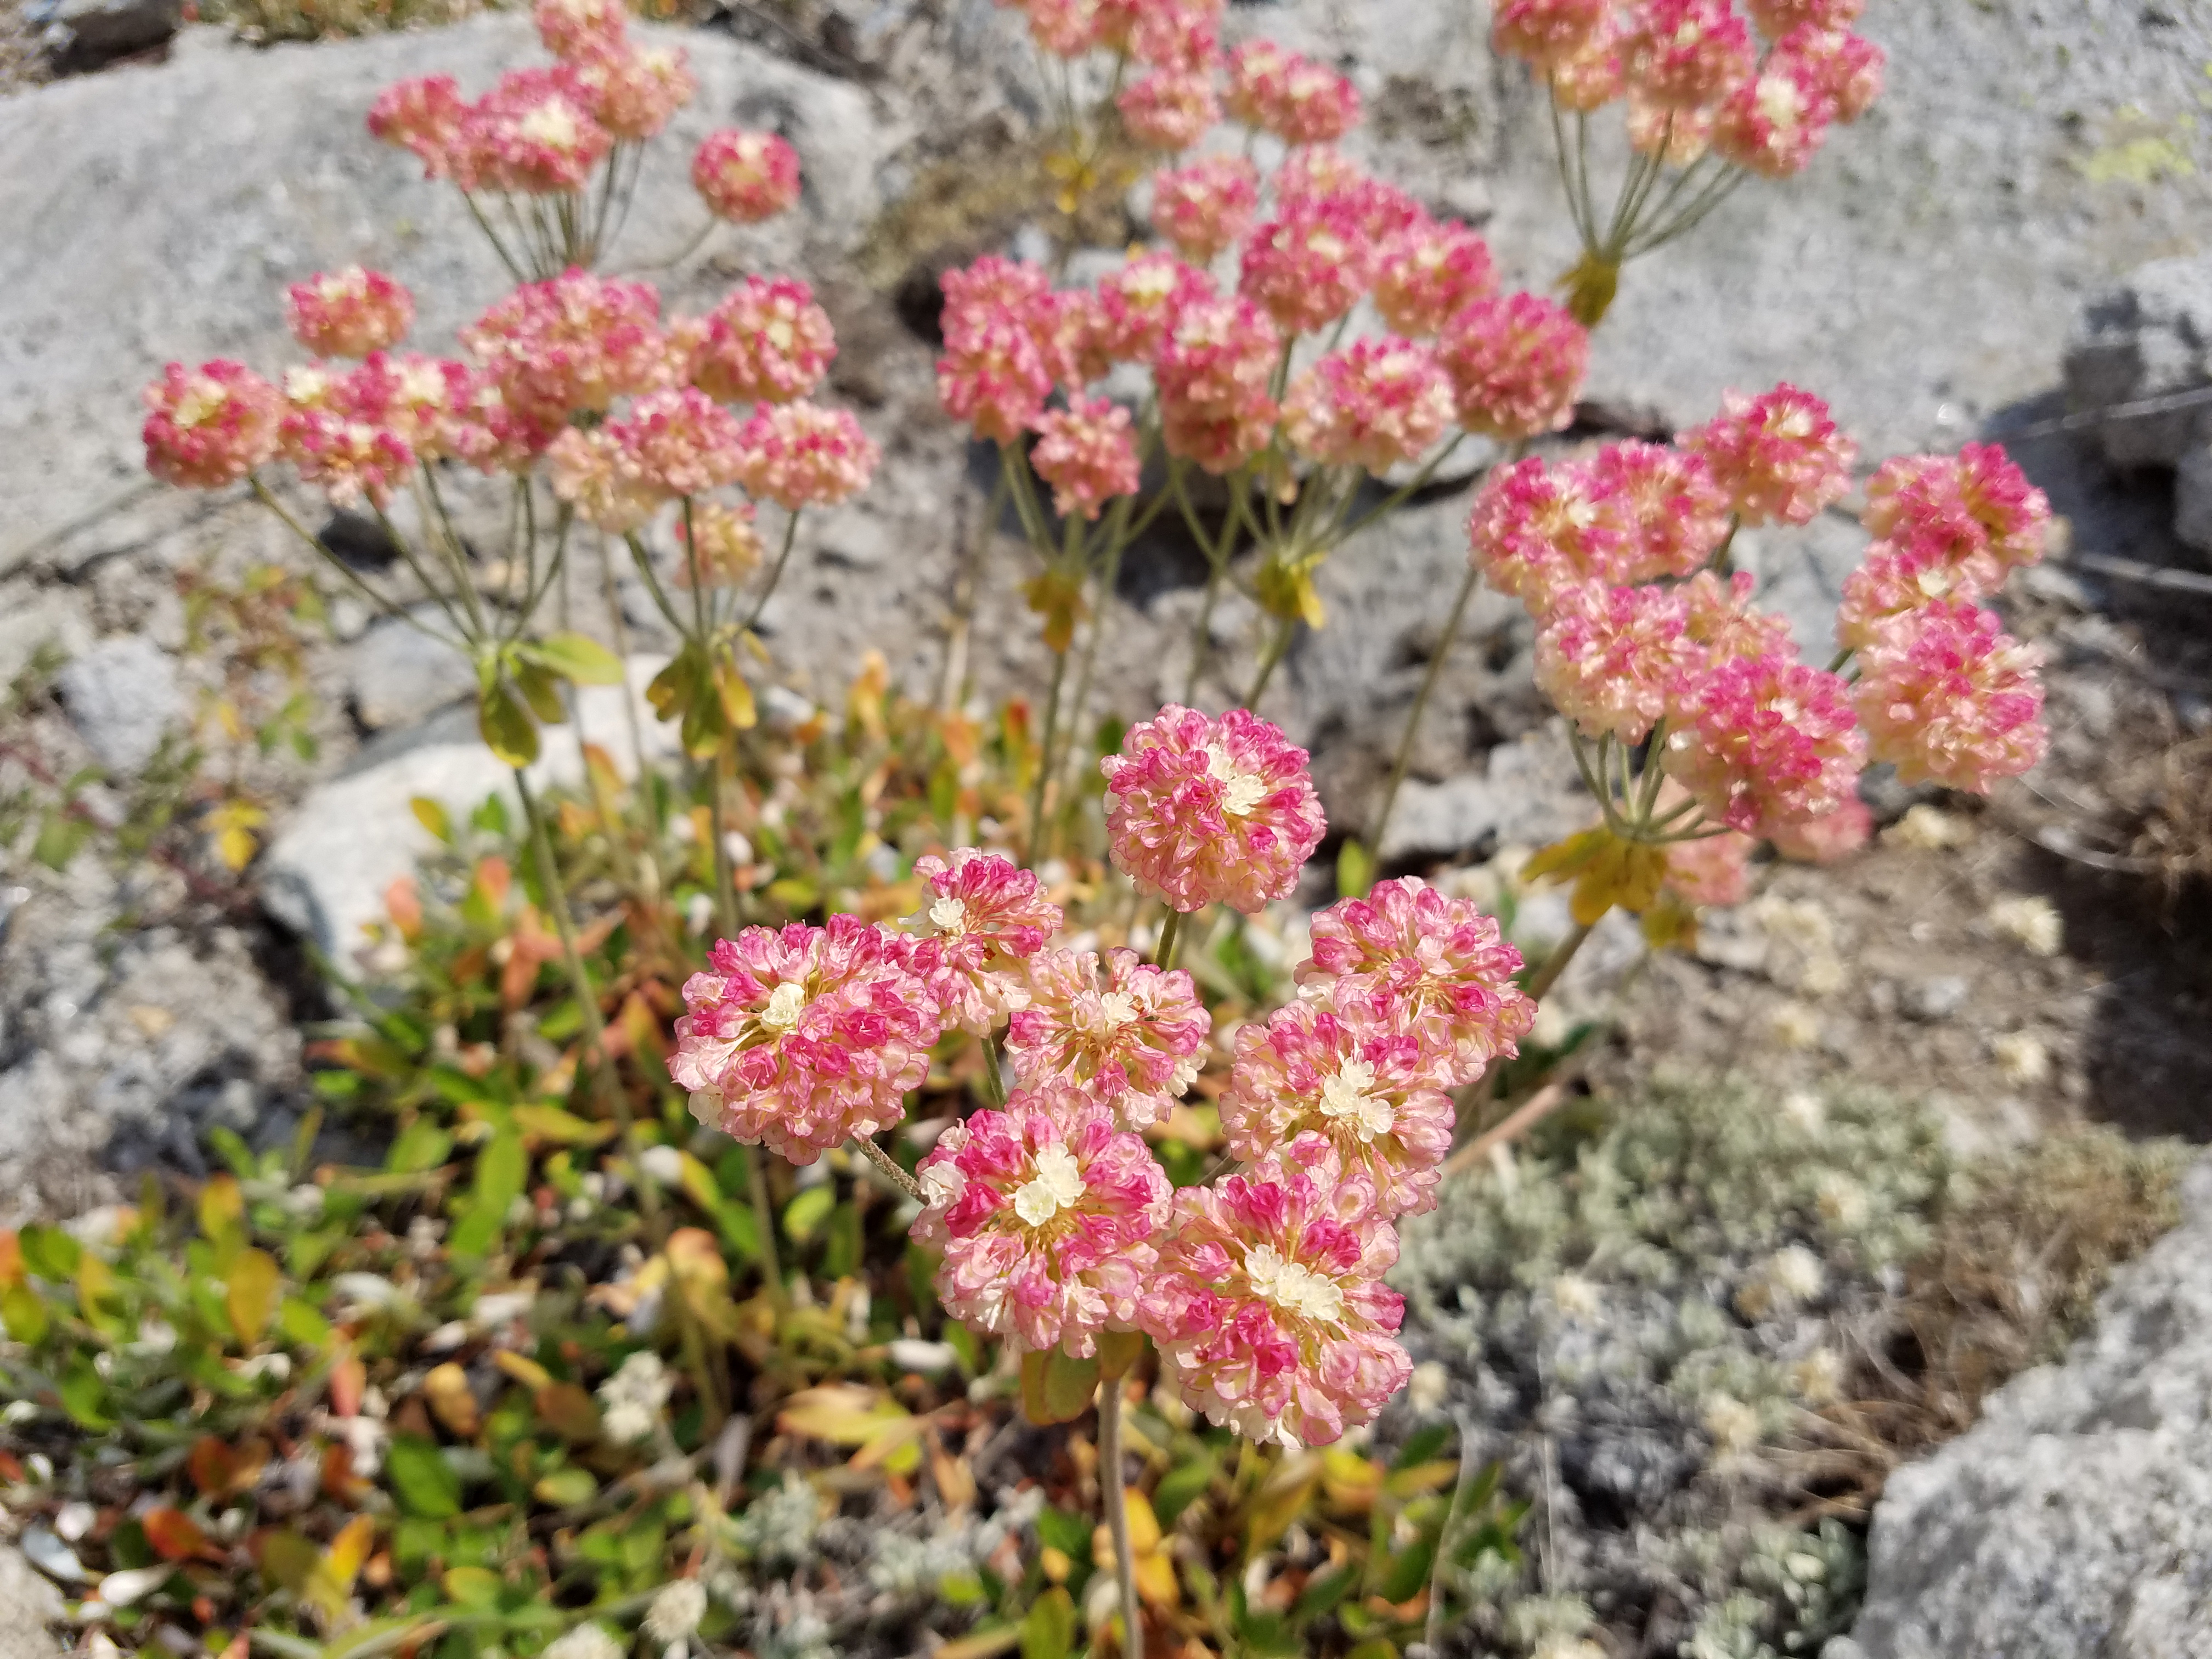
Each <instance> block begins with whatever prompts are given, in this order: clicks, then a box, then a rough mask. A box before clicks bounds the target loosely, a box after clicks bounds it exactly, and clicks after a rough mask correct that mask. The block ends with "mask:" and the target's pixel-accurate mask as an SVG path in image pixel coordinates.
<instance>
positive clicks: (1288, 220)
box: [1237, 197, 1373, 334]
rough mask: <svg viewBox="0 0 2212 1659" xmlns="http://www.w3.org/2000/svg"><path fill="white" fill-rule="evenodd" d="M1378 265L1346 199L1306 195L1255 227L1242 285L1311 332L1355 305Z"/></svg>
mask: <svg viewBox="0 0 2212 1659" xmlns="http://www.w3.org/2000/svg"><path fill="white" fill-rule="evenodd" d="M1372 268H1373V252H1372V250H1371V249H1370V247H1369V246H1367V243H1366V240H1365V238H1364V237H1363V236H1362V234H1360V228H1359V227H1358V225H1357V224H1355V223H1354V222H1352V213H1351V211H1350V210H1349V204H1348V203H1347V202H1346V198H1344V197H1322V198H1319V199H1307V198H1301V199H1300V200H1299V201H1297V202H1296V203H1294V204H1292V206H1291V209H1290V210H1289V211H1287V212H1285V214H1284V215H1283V216H1282V217H1280V218H1279V219H1272V220H1269V221H1268V222H1267V223H1266V224H1263V225H1261V226H1258V227H1257V228H1255V229H1254V230H1253V232H1252V234H1251V235H1250V237H1249V239H1247V240H1246V241H1245V244H1244V257H1243V261H1242V264H1241V265H1240V268H1239V272H1238V277H1237V292H1238V293H1240V294H1242V295H1243V296H1244V297H1245V298H1246V299H1248V300H1251V301H1255V302H1256V303H1257V304H1259V305H1261V306H1263V307H1266V309H1267V314H1268V315H1269V316H1271V317H1273V319H1275V321H1276V322H1277V323H1279V324H1280V325H1282V326H1283V328H1284V329H1285V330H1287V331H1289V332H1291V333H1292V334H1310V333H1312V332H1313V331H1316V330H1317V329H1322V328H1326V327H1327V326H1328V325H1329V324H1331V323H1333V322H1334V321H1335V320H1336V319H1338V318H1340V317H1341V316H1343V315H1344V313H1346V312H1347V311H1349V310H1351V309H1352V306H1353V305H1354V304H1355V303H1356V302H1357V301H1358V298H1359V296H1360V295H1362V294H1363V293H1364V292H1365V291H1366V289H1367V284H1368V281H1369V279H1370V276H1371V275H1372Z"/></svg>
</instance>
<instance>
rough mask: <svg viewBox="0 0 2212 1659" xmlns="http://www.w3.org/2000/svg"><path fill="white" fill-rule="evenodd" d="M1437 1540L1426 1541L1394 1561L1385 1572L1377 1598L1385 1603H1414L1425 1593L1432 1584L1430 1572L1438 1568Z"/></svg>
mask: <svg viewBox="0 0 2212 1659" xmlns="http://www.w3.org/2000/svg"><path fill="white" fill-rule="evenodd" d="M1436 1561H1437V1541H1436V1540H1435V1539H1433V1538H1422V1539H1419V1540H1417V1541H1415V1542H1414V1543H1413V1544H1411V1545H1409V1546H1408V1547H1407V1548H1405V1549H1404V1550H1401V1552H1399V1553H1397V1554H1396V1555H1394V1556H1392V1557H1391V1558H1390V1560H1389V1565H1386V1566H1385V1567H1384V1568H1383V1582H1382V1583H1381V1584H1380V1585H1379V1586H1377V1587H1376V1594H1377V1595H1380V1596H1381V1597H1382V1598H1383V1600H1384V1601H1391V1602H1397V1601H1411V1600H1413V1597H1414V1596H1416V1595H1419V1594H1420V1593H1421V1589H1422V1587H1423V1586H1425V1584H1427V1583H1428V1582H1429V1572H1430V1570H1431V1568H1433V1567H1434V1566H1435V1565H1436Z"/></svg>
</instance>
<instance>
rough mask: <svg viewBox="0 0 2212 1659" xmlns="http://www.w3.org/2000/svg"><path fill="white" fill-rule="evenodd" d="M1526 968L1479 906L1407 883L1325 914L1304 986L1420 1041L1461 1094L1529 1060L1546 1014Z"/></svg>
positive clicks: (1445, 1083) (1443, 1082)
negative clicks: (1360, 1007) (1514, 1062)
mask: <svg viewBox="0 0 2212 1659" xmlns="http://www.w3.org/2000/svg"><path fill="white" fill-rule="evenodd" d="M1521 968H1522V962H1521V953H1520V952H1519V951H1516V950H1515V949H1514V948H1513V947H1512V946H1511V945H1508V944H1507V943H1506V942H1505V940H1504V938H1503V937H1502V936H1501V935H1500V933H1498V923H1497V922H1496V921H1493V920H1492V918H1490V917H1488V916H1486V915H1483V914H1482V912H1481V911H1480V910H1478V909H1477V908H1475V907H1474V902H1472V901H1471V900H1468V899H1454V898H1447V897H1445V896H1444V895H1443V894H1442V893H1440V892H1438V891H1437V890H1436V889H1435V888H1433V887H1431V886H1430V885H1429V884H1428V883H1426V882H1425V881H1422V880H1421V879H1419V878H1418V877H1414V876H1402V877H1400V878H1398V879H1396V880H1395V881H1379V882H1377V883H1376V884H1375V886H1374V888H1373V890H1371V891H1370V892H1369V894H1368V895H1367V896H1366V897H1365V898H1364V899H1340V900H1339V901H1338V902H1336V903H1334V904H1332V905H1330V906H1329V907H1328V908H1327V909H1326V910H1322V911H1319V912H1316V915H1315V916H1314V919H1313V956H1312V959H1311V960H1310V961H1308V962H1304V963H1300V964H1299V966H1298V968H1297V981H1298V994H1299V995H1300V996H1301V997H1304V999H1306V1000H1308V1001H1310V1002H1318V1003H1322V1004H1324V1005H1328V1006H1336V1007H1340V1008H1341V1007H1342V1006H1345V1004H1346V1000H1347V999H1357V1000H1360V1001H1364V1002H1366V1003H1369V1004H1371V1005H1373V1006H1375V1007H1376V1008H1377V1009H1379V1010H1380V1011H1381V1012H1383V1016H1384V1017H1385V1018H1389V1019H1393V1020H1395V1022H1396V1023H1397V1025H1398V1029H1399V1030H1404V1031H1408V1032H1411V1033H1412V1034H1413V1036H1414V1037H1416V1038H1417V1039H1418V1040H1419V1042H1420V1045H1421V1054H1422V1056H1423V1059H1424V1061H1425V1064H1426V1065H1427V1066H1429V1067H1430V1068H1431V1071H1432V1073H1434V1075H1435V1078H1436V1082H1437V1087H1439V1088H1443V1089H1456V1088H1458V1087H1459V1086H1460V1085H1462V1084H1468V1083H1473V1082H1474V1081H1475V1080H1476V1079H1478V1078H1480V1076H1481V1075H1482V1074H1483V1072H1484V1071H1485V1069H1486V1068H1487V1067H1488V1066H1489V1065H1490V1062H1491V1061H1492V1060H1496V1059H1498V1057H1499V1056H1500V1055H1503V1056H1504V1057H1505V1058H1506V1059H1509V1060H1510V1059H1511V1058H1512V1057H1513V1056H1514V1055H1515V1054H1518V1053H1520V1049H1519V1048H1518V1047H1516V1045H1517V1044H1518V1043H1519V1042H1520V1040H1521V1039H1522V1037H1524V1036H1528V1031H1529V1028H1530V1027H1532V1026H1533V1025H1534V1024H1535V1023H1536V1005H1535V1004H1534V1002H1531V1001H1530V1000H1528V997H1527V996H1525V995H1524V994H1522V990H1521V987H1519V986H1518V985H1516V984H1515V983H1514V975H1516V974H1518V973H1519V972H1520V971H1521Z"/></svg>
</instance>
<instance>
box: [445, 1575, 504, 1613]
mask: <svg viewBox="0 0 2212 1659" xmlns="http://www.w3.org/2000/svg"><path fill="white" fill-rule="evenodd" d="M503 1582H504V1581H503V1580H502V1579H501V1577H500V1576H499V1575H498V1574H497V1573H495V1572H494V1571H492V1570H491V1569H490V1568H489V1567H449V1568H447V1571H446V1577H445V1585H446V1594H447V1595H450V1596H452V1597H453V1600H454V1601H458V1602H459V1603H460V1604H461V1605H462V1606H463V1607H490V1606H492V1605H493V1604H494V1603H495V1602H496V1601H498V1600H499V1592H500V1587H501V1584H502V1583H503Z"/></svg>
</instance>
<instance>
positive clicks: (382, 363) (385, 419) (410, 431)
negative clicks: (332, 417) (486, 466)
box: [329, 351, 477, 461]
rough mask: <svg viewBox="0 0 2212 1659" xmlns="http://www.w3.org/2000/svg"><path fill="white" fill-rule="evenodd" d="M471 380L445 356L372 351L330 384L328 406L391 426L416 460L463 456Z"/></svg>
mask: <svg viewBox="0 0 2212 1659" xmlns="http://www.w3.org/2000/svg"><path fill="white" fill-rule="evenodd" d="M476 378H477V377H476V376H475V375H474V374H471V372H470V369H469V367H468V365H467V364H466V363H458V362H453V360H452V359H451V358H449V357H431V356H425V355H424V354H422V352H419V351H410V352H406V353H404V354H402V355H400V356H396V357H395V356H392V355H391V354H389V353H387V352H383V351H373V352H371V353H370V354H369V355H368V360H367V361H366V362H363V363H362V365H361V366H360V367H359V368H356V369H355V370H354V371H353V372H352V373H351V374H347V375H345V376H344V377H343V378H342V379H340V380H336V381H334V382H332V383H331V389H330V393H329V404H330V406H331V408H333V409H335V410H338V411H340V412H341V413H343V414H344V415H346V416H348V417H349V418H350V419H353V420H356V421H366V422H368V423H369V424H370V425H372V426H386V427H389V428H392V431H393V432H395V433H397V434H398V436H399V437H400V439H401V441H404V443H405V444H406V445H407V447H409V448H410V449H411V450H412V451H414V453H415V454H416V458H417V459H422V460H426V461H432V460H437V459H441V457H444V456H447V455H460V456H465V455H466V454H467V453H469V451H470V448H471V441H470V439H469V436H468V434H467V431H466V428H467V427H468V425H469V422H470V420H471V407H472V405H473V404H474V402H475V397H476Z"/></svg>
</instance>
